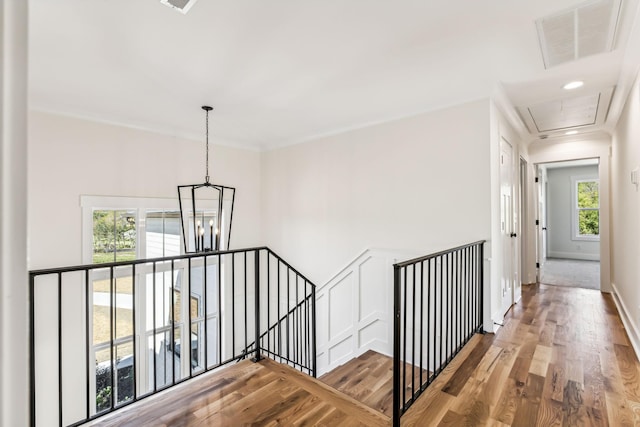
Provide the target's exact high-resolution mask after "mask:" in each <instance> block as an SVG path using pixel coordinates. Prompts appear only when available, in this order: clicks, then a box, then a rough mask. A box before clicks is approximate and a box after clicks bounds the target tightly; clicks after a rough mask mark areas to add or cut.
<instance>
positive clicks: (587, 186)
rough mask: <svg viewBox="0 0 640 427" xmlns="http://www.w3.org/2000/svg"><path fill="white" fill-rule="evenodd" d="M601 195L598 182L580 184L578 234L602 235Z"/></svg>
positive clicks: (582, 182)
mask: <svg viewBox="0 0 640 427" xmlns="http://www.w3.org/2000/svg"><path fill="white" fill-rule="evenodd" d="M599 208H600V193H599V189H598V182H597V181H581V182H578V232H579V234H580V235H582V236H585V235H586V236H598V235H599V234H600V210H599Z"/></svg>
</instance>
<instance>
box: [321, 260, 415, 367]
mask: <svg viewBox="0 0 640 427" xmlns="http://www.w3.org/2000/svg"><path fill="white" fill-rule="evenodd" d="M413 256H415V254H413V253H406V252H398V251H390V250H384V249H367V250H365V251H363V252H362V253H361V254H360V255H359V256H358V257H356V258H355V259H354V260H353V261H352V262H351V263H349V264H348V265H347V266H346V267H344V268H343V269H342V270H340V272H338V273H337V274H336V275H335V276H334V277H333V278H332V279H331V280H329V281H328V282H327V283H325V284H324V285H322V286H321V287H320V288H319V289H318V290H317V294H316V302H317V310H318V311H317V344H318V352H317V355H318V376H320V375H322V374H324V373H326V372H329V371H331V370H332V369H334V368H336V367H338V366H340V365H342V364H344V363H346V362H348V361H349V360H351V359H353V358H356V357H358V356H360V355H361V354H363V353H364V352H366V351H368V350H375V351H377V352H379V353H382V354H386V355H388V356H391V355H392V351H393V347H392V344H393V343H392V337H393V321H392V320H393V318H392V316H391V313H392V311H393V264H394V263H396V262H399V261H403V260H405V259H409V258H411V257H413Z"/></svg>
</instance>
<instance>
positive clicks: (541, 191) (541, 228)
mask: <svg viewBox="0 0 640 427" xmlns="http://www.w3.org/2000/svg"><path fill="white" fill-rule="evenodd" d="M536 176H537V178H538V179H537V185H536V187H537V188H536V192H537V198H538V212H537V215H538V223H537V227H538V229H537V231H538V238H537V240H536V241H537V249H538V253H537V264H536V266H537V268H538V280H540V269H541V268H542V266H543V265H544V263H545V261H546V259H547V187H546V181H547V179H546V169H545V168H544V165H542V166H540V165H538V166H536Z"/></svg>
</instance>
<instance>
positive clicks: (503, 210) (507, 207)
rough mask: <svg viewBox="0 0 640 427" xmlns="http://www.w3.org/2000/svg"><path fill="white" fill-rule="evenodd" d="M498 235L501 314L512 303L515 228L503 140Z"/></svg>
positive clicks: (508, 153) (508, 151)
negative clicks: (500, 251) (500, 256)
mask: <svg viewBox="0 0 640 427" xmlns="http://www.w3.org/2000/svg"><path fill="white" fill-rule="evenodd" d="M500 224H501V229H500V234H501V239H502V252H503V253H502V262H503V263H502V274H501V280H500V282H501V293H502V295H501V297H502V312H503V313H506V312H507V311H508V310H509V308H511V305H513V301H514V299H513V298H514V295H513V290H514V283H515V241H516V239H515V237H516V233H515V227H514V215H513V147H512V146H511V144H509V143H508V142H507V141H506V140H505V139H504V138H502V139H501V141H500Z"/></svg>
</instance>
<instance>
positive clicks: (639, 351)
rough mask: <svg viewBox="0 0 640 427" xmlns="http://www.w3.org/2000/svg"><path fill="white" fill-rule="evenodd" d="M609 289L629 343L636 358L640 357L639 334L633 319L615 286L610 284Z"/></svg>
mask: <svg viewBox="0 0 640 427" xmlns="http://www.w3.org/2000/svg"><path fill="white" fill-rule="evenodd" d="M611 288H612V289H613V292H612V295H613V302H614V303H615V304H616V307H617V308H618V312H619V313H620V318H621V319H622V323H623V324H624V327H625V329H626V330H627V335H628V336H629V340H630V341H631V346H632V347H633V350H634V351H635V352H636V357H640V334H639V333H638V326H637V325H636V323H635V322H634V321H633V317H632V316H631V315H630V313H629V310H627V306H626V305H625V304H624V301H623V300H622V299H621V298H620V295H619V294H618V288H616V285H614V284H613V283H611Z"/></svg>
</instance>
